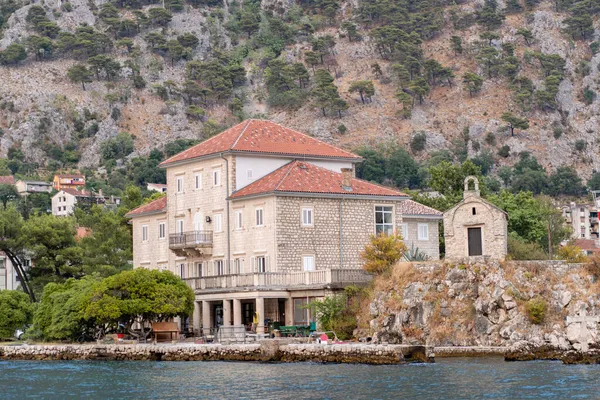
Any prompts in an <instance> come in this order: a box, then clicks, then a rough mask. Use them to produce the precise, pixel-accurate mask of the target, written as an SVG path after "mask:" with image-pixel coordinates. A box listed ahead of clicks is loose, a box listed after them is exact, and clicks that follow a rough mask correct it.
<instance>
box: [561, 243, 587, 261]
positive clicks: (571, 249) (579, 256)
mask: <svg viewBox="0 0 600 400" xmlns="http://www.w3.org/2000/svg"><path fill="white" fill-rule="evenodd" d="M558 257H559V258H560V259H561V260H565V261H566V262H569V263H584V262H586V261H587V256H586V255H585V254H584V253H583V251H582V250H581V248H579V247H577V246H575V245H574V244H571V243H567V244H566V245H564V246H562V247H561V248H560V249H558Z"/></svg>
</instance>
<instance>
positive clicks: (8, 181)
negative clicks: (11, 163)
mask: <svg viewBox="0 0 600 400" xmlns="http://www.w3.org/2000/svg"><path fill="white" fill-rule="evenodd" d="M14 184H15V177H14V176H12V175H7V176H0V185H14Z"/></svg>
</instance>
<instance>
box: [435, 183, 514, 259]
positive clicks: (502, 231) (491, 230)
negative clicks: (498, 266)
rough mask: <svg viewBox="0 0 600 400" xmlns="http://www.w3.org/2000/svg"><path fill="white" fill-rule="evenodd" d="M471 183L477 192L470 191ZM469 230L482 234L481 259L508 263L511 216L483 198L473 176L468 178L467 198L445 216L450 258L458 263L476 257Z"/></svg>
mask: <svg viewBox="0 0 600 400" xmlns="http://www.w3.org/2000/svg"><path fill="white" fill-rule="evenodd" d="M471 182H473V183H474V186H475V187H474V189H469V184H470V183H471ZM469 229H475V230H477V231H478V232H480V233H481V243H480V245H481V248H480V250H481V254H476V255H477V256H483V257H488V258H491V259H495V260H504V258H505V257H506V254H507V243H508V217H507V214H506V213H505V212H504V211H503V210H501V209H500V208H498V207H496V206H495V205H493V204H491V203H489V202H487V201H485V200H484V199H482V198H481V196H480V195H479V182H478V181H477V178H475V177H473V176H470V177H467V178H466V179H465V192H464V199H463V200H462V201H461V202H460V203H458V204H457V205H455V206H454V207H452V208H451V209H450V210H448V211H446V212H445V213H444V237H445V239H446V259H448V260H453V261H455V260H462V259H466V258H469V257H470V256H475V255H473V254H471V253H470V250H469V245H470V239H469ZM471 240H472V238H471Z"/></svg>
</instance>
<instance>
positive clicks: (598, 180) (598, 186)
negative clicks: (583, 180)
mask: <svg viewBox="0 0 600 400" xmlns="http://www.w3.org/2000/svg"><path fill="white" fill-rule="evenodd" d="M587 187H588V189H589V190H600V173H598V172H594V173H593V174H592V177H591V178H590V179H589V180H588V181H587Z"/></svg>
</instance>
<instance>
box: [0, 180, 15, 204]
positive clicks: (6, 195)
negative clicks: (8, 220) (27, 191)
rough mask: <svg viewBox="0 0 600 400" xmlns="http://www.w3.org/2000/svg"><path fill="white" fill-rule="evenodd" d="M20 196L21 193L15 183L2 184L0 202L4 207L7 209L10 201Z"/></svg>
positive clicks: (0, 185) (0, 186)
mask: <svg viewBox="0 0 600 400" xmlns="http://www.w3.org/2000/svg"><path fill="white" fill-rule="evenodd" d="M18 198H19V193H18V192H17V188H16V187H15V186H14V185H9V184H0V203H2V208H3V209H4V210H6V206H7V204H8V202H9V201H14V200H16V199H18Z"/></svg>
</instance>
